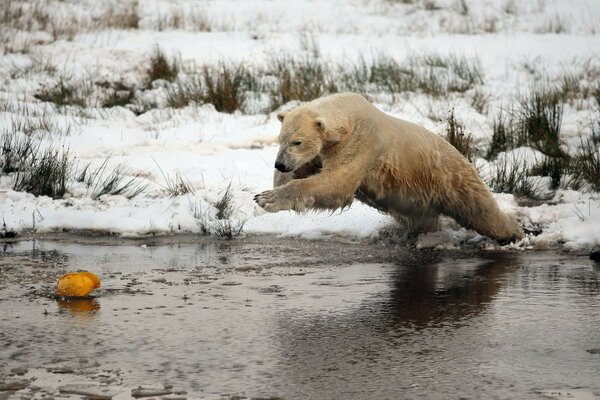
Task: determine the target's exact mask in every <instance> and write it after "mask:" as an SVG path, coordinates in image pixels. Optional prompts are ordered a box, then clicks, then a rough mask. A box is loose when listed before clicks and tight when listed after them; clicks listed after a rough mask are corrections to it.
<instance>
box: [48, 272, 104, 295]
mask: <svg viewBox="0 0 600 400" xmlns="http://www.w3.org/2000/svg"><path fill="white" fill-rule="evenodd" d="M99 287H100V278H98V277H97V276H96V275H95V274H92V273H91V272H71V273H69V274H66V275H63V276H62V277H61V278H60V279H59V280H58V283H57V284H56V294H57V295H59V296H65V297H83V296H87V295H88V294H90V293H91V291H92V290H94V289H96V288H99Z"/></svg>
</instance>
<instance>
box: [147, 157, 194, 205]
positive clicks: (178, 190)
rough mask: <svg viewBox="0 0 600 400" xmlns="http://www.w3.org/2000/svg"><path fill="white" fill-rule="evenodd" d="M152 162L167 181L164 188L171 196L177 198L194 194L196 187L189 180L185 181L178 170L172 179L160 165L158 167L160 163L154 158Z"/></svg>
mask: <svg viewBox="0 0 600 400" xmlns="http://www.w3.org/2000/svg"><path fill="white" fill-rule="evenodd" d="M152 160H153V161H154V163H155V164H156V166H157V167H158V169H159V170H160V173H161V175H162V176H163V179H164V180H165V186H163V188H164V189H165V190H166V191H167V193H168V194H169V196H171V197H177V196H181V195H184V194H194V187H193V186H192V184H191V183H190V181H189V180H187V179H185V178H184V177H183V175H181V173H180V172H179V171H178V170H176V171H175V176H174V177H170V176H169V175H167V174H165V173H164V171H163V170H162V168H161V167H160V165H158V162H156V160H155V159H154V158H152Z"/></svg>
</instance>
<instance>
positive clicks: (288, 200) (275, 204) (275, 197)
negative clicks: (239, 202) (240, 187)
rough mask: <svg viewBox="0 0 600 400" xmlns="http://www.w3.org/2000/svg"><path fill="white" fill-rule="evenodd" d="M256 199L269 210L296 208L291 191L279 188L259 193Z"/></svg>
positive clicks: (257, 202)
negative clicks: (287, 191)
mask: <svg viewBox="0 0 600 400" xmlns="http://www.w3.org/2000/svg"><path fill="white" fill-rule="evenodd" d="M254 201H255V202H256V204H258V205H259V206H261V207H262V208H264V209H265V210H266V211H268V212H277V211H282V210H292V209H293V208H294V199H293V198H292V197H291V196H290V195H289V193H286V192H285V191H282V190H280V189H279V188H275V189H273V190H266V191H264V192H262V193H260V194H257V195H256V196H254Z"/></svg>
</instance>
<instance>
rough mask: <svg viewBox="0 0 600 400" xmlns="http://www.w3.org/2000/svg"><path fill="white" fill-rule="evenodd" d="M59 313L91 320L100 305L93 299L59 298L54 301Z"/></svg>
mask: <svg viewBox="0 0 600 400" xmlns="http://www.w3.org/2000/svg"><path fill="white" fill-rule="evenodd" d="M56 303H57V304H58V309H59V310H60V311H68V312H69V313H70V314H72V315H76V316H78V317H85V318H93V317H94V316H95V315H96V312H97V311H99V310H100V303H99V302H98V300H97V299H96V298H94V297H82V298H65V297H63V298H59V299H57V300H56Z"/></svg>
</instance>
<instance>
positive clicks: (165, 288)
mask: <svg viewBox="0 0 600 400" xmlns="http://www.w3.org/2000/svg"><path fill="white" fill-rule="evenodd" d="M52 239H53V240H41V241H40V240H36V241H19V242H14V243H4V244H3V249H2V257H1V258H0V359H2V360H3V363H2V364H3V365H1V366H0V398H10V399H13V398H14V399H21V398H23V399H28V398H40V399H41V398H49V397H61V398H81V397H82V396H83V397H91V398H113V399H125V398H134V396H135V397H138V398H139V397H142V398H164V399H175V398H188V399H192V398H208V399H213V398H216V399H220V398H253V397H254V398H285V399H301V398H316V399H321V398H323V399H326V398H349V399H351V398H356V399H370V398H373V399H382V398H429V399H446V398H473V399H476V398H520V399H528V398H531V399H536V398H541V397H543V396H554V397H555V398H565V397H564V396H567V393H570V394H576V395H577V396H579V398H586V396H587V397H588V398H594V396H596V395H597V394H598V392H599V391H600V385H599V384H598V379H597V377H598V376H600V358H599V356H598V354H596V353H595V352H594V351H593V350H594V349H598V348H600V333H599V332H600V331H599V330H598V326H600V268H599V267H598V265H597V264H593V263H592V262H591V261H590V260H588V259H587V257H586V256H572V255H560V254H555V253H539V252H538V253H523V252H502V253H498V252H495V253H491V252H487V253H469V252H461V253H456V252H455V253H448V252H412V251H408V250H407V249H406V248H403V247H400V246H390V245H386V244H382V243H366V242H352V241H340V240H334V239H331V240H326V241H305V240H299V239H293V240H289V239H287V240H281V239H273V238H268V237H254V238H247V239H245V240H239V241H230V242H224V241H214V240H204V239H202V240H200V241H199V240H198V237H197V236H196V237H190V238H189V240H188V239H183V238H178V240H174V239H173V238H169V237H163V238H155V239H145V240H139V239H138V240H126V241H123V240H122V239H120V238H110V237H109V238H106V237H102V238H100V237H91V236H86V237H80V238H77V239H76V240H72V239H73V238H66V237H65V238H61V237H54V238H52ZM79 269H85V270H89V271H92V272H94V273H96V274H98V275H99V276H100V277H101V279H102V287H101V288H100V289H99V290H98V291H97V292H95V294H94V296H93V297H90V298H88V299H84V300H78V301H66V300H63V299H57V298H55V297H54V296H53V284H54V282H55V280H56V278H57V277H59V276H60V275H61V274H62V273H65V272H68V271H75V270H79ZM140 386H141V388H139V387H140ZM560 396H563V397H560ZM582 396H583V397H582ZM590 396H591V397H590Z"/></svg>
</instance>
